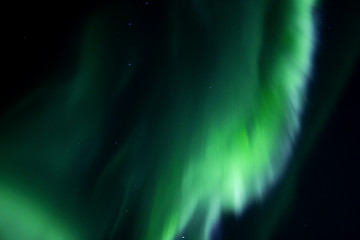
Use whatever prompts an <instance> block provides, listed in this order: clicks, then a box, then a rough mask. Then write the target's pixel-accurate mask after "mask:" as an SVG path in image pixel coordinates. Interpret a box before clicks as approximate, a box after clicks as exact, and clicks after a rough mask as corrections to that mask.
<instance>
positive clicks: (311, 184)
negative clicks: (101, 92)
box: [0, 0, 360, 239]
mask: <svg viewBox="0 0 360 240" xmlns="http://www.w3.org/2000/svg"><path fill="white" fill-rule="evenodd" d="M99 2H102V3H99ZM136 2H137V3H136V4H135V5H134V6H135V7H133V8H132V9H133V11H134V12H125V13H123V14H125V15H126V14H128V15H129V16H135V17H134V19H137V20H135V22H136V21H138V22H139V25H142V26H144V25H146V26H148V27H147V28H145V27H143V28H141V29H140V30H139V31H145V33H144V34H145V36H149V41H150V42H154V43H156V41H157V40H156V38H155V37H151V36H161V27H156V26H157V25H158V23H159V22H161V21H162V19H163V18H164V16H163V15H164V9H166V7H164V6H166V4H167V3H166V1H151V4H152V5H151V6H150V8H149V9H150V10H147V11H144V8H145V6H144V5H143V4H142V3H143V1H139V0H136ZM107 4H111V2H110V1H106V2H104V1H97V2H96V1H80V0H77V1H66V0H65V1H49V2H47V3H45V4H44V3H40V2H39V3H37V2H29V1H23V2H21V1H20V2H16V3H11V6H6V8H3V11H5V12H7V13H8V16H6V17H5V21H3V24H4V25H5V26H4V29H5V32H3V34H4V35H3V39H5V43H4V44H2V52H3V53H5V54H2V62H3V67H4V72H3V78H2V86H1V88H0V89H1V94H0V95H1V99H0V113H4V112H6V111H7V110H8V109H10V108H11V107H13V106H14V105H15V104H16V103H18V102H20V101H21V99H23V98H24V97H25V96H26V95H27V94H28V93H30V92H32V90H34V89H36V88H37V87H38V86H41V84H43V83H44V82H46V81H47V76H49V75H52V74H54V73H55V72H58V71H59V70H60V68H61V72H62V76H64V77H66V76H70V75H71V74H72V73H73V72H74V71H75V69H76V64H75V63H76V58H77V56H76V54H75V53H74V52H75V49H78V48H79V45H80V37H81V26H82V24H83V22H84V19H86V18H87V16H88V15H89V13H91V12H92V11H94V9H98V8H101V7H103V6H107ZM126 4H129V5H130V3H124V5H126ZM317 11H318V13H317V15H318V20H317V21H318V22H317V24H318V35H319V40H318V43H317V44H318V47H317V49H318V50H317V54H316V58H315V62H314V77H313V79H312V81H311V84H310V96H309V101H308V106H307V110H306V111H305V116H304V131H303V133H302V134H301V136H300V139H299V140H298V144H297V146H296V148H295V152H296V153H297V154H295V156H301V157H295V159H293V162H294V164H292V166H291V167H290V169H289V171H288V172H287V173H286V174H285V176H284V177H283V178H282V180H281V181H280V183H279V184H278V185H277V186H276V187H275V188H274V189H273V190H272V191H271V194H270V195H269V196H268V197H267V198H266V200H265V201H263V202H258V203H253V204H252V205H251V207H250V208H249V209H247V210H246V211H245V213H244V214H243V215H242V216H243V217H242V218H240V219H234V218H233V217H231V216H229V217H226V218H224V219H223V220H222V223H221V227H222V230H221V231H220V230H219V232H218V233H216V234H217V235H218V236H219V239H261V234H260V233H259V230H258V227H259V226H260V225H261V228H262V229H265V230H264V231H267V230H266V229H267V228H269V229H271V230H268V231H269V232H270V233H269V236H271V238H270V239H359V238H360V228H359V226H360V220H359V216H360V211H359V210H360V209H359V208H360V207H359V203H360V193H359V189H360V185H359V184H360V150H359V143H360V141H359V133H360V131H359V122H360V111H359V109H360V105H359V103H360V101H359V100H360V99H359V96H360V94H359V91H360V88H359V80H360V65H359V61H358V63H357V64H354V67H352V68H351V71H350V73H349V74H348V75H347V83H346V84H345V85H344V88H343V90H341V93H340V95H339V99H338V101H336V103H335V104H334V107H333V110H332V111H330V115H329V117H328V119H327V120H326V121H324V122H321V121H320V123H317V119H318V118H319V114H320V112H321V109H322V108H323V106H324V104H325V105H326V104H327V101H329V102H331V101H332V100H331V97H330V95H331V94H329V93H330V92H333V91H336V88H337V87H340V85H341V84H340V85H338V82H337V81H339V79H338V78H334V77H333V76H334V75H336V74H339V72H340V70H339V69H340V68H341V65H342V64H343V61H345V60H346V56H343V55H342V53H343V52H346V51H348V50H346V49H349V48H350V46H348V45H347V43H348V41H349V40H351V41H352V43H354V38H355V39H359V34H360V31H359V30H358V29H357V28H359V25H360V17H359V16H360V3H359V1H356V0H353V1H323V3H322V4H321V5H320V6H319V8H318V9H317ZM145 19H146V21H145ZM144 29H146V30H144ZM344 49H345V50H344ZM358 49H359V48H358ZM72 54H73V55H72ZM148 54H149V55H151V54H153V53H152V52H151V51H149V53H148ZM358 60H359V57H358ZM69 61H70V63H69ZM71 62H73V63H74V64H71ZM65 63H66V64H65ZM64 66H65V69H64ZM4 76H6V77H4ZM54 81H55V80H54ZM56 81H58V80H56ZM334 89H335V90H334ZM0 116H1V115H0ZM316 124H321V130H320V132H319V134H316V133H315V135H317V136H315V137H314V136H312V133H313V132H312V131H313V130H314V128H315V127H313V126H314V125H316ZM310 139H311V140H310ZM313 139H314V140H313ZM309 141H314V142H313V143H310V142H309ZM294 173H296V174H294ZM294 175H296V176H297V177H294ZM294 178H295V179H294ZM291 181H295V182H296V183H295V185H294V186H295V189H294V188H292V189H289V186H288V185H287V183H288V182H291ZM289 185H291V184H289ZM291 186H292V187H293V185H291ZM289 195H291V196H289ZM289 198H291V199H292V201H290V203H289V204H285V205H284V209H285V210H284V211H281V212H282V213H281V214H279V213H278V209H276V207H275V206H277V205H278V203H279V202H281V201H285V202H286V200H284V199H289ZM274 219H278V220H277V221H276V220H274ZM273 221H275V222H276V224H275V225H272V226H268V225H271V224H270V222H273Z"/></svg>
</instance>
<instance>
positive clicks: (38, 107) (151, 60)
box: [0, 0, 317, 240]
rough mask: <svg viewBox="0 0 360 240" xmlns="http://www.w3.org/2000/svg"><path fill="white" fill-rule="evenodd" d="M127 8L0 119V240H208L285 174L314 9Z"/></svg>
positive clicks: (288, 2)
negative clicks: (225, 219)
mask: <svg viewBox="0 0 360 240" xmlns="http://www.w3.org/2000/svg"><path fill="white" fill-rule="evenodd" d="M134 2H136V1H134ZM138 2H141V1H138ZM138 2H136V3H126V4H121V3H118V4H114V3H113V4H110V5H111V6H106V7H101V8H100V7H99V8H98V9H96V10H94V11H93V12H91V14H89V15H88V16H86V17H84V19H83V20H82V24H81V28H80V29H81V31H79V32H77V33H76V36H77V38H76V41H73V42H78V45H76V47H74V48H73V51H75V52H76V53H75V55H76V56H77V57H75V58H73V59H70V57H68V59H70V60H69V61H67V62H66V63H64V66H63V69H69V68H70V69H72V71H68V72H66V71H65V70H64V72H61V71H60V72H54V73H51V74H50V76H46V77H47V78H48V79H46V81H43V82H42V83H41V84H39V85H38V86H36V87H35V88H34V89H31V91H29V92H28V93H27V94H26V96H25V97H24V98H22V99H21V100H19V101H18V102H17V103H16V104H14V105H13V106H11V107H10V108H9V109H7V110H6V111H5V112H4V113H2V114H1V115H0V133H1V134H0V238H1V239H4V240H18V239H29V240H35V239H36V240H38V239H42V240H55V239H64V240H101V239H108V240H112V239H144V240H154V239H161V240H172V239H195V240H211V239H213V237H214V236H213V232H214V229H216V227H217V224H218V223H219V222H220V221H221V218H222V216H224V215H225V214H233V215H235V216H237V217H239V218H241V216H242V214H243V212H244V211H245V210H246V208H247V207H248V206H249V205H250V204H251V203H253V202H256V201H263V200H265V201H266V196H267V194H268V193H269V191H271V188H272V187H274V186H276V184H277V183H278V182H279V181H280V180H281V177H282V175H283V174H284V172H286V170H287V167H288V166H289V165H290V164H291V161H289V160H290V158H291V156H292V153H293V147H294V145H295V144H296V143H297V137H298V135H299V134H300V132H301V129H302V113H303V111H304V109H305V108H306V100H307V90H308V83H309V81H311V80H312V70H313V58H314V54H315V52H316V43H317V39H316V36H317V35H316V24H315V19H316V18H315V15H314V9H315V7H316V4H317V3H316V1H315V0H301V1H299V0H256V1H241V0H229V1H222V2H214V1H207V0H196V1H191V0H186V1H178V0H174V1H168V2H166V3H162V5H163V6H162V7H163V8H162V9H165V10H158V11H159V12H160V13H161V14H158V15H157V16H156V17H154V19H155V20H153V21H152V22H151V21H150V20H149V21H150V22H148V21H147V16H148V15H146V14H149V13H147V12H146V11H151V9H152V8H156V7H157V8H160V7H158V6H159V5H160V3H155V2H152V1H147V2H143V3H141V6H140V3H138ZM157 4H159V5H157ZM134 9H136V10H134ZM138 9H140V10H138ZM134 12H137V13H136V14H135V13H134ZM141 14H144V15H145V17H144V16H143V17H142V18H141V19H145V20H142V21H140V20H139V19H140V17H139V16H140V15H141ZM154 26H156V27H154ZM74 44H75V43H74ZM74 49H75V50H74ZM64 54H66V53H64ZM67 54H68V55H66V56H70V55H71V54H74V53H67ZM69 66H71V67H69ZM66 67H68V68H66Z"/></svg>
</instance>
